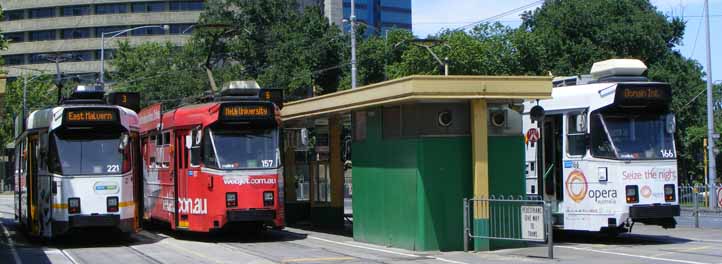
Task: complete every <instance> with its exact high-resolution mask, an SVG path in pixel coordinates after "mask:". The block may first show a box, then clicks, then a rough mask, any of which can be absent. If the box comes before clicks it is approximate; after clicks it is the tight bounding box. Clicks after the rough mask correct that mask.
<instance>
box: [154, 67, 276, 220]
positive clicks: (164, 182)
mask: <svg viewBox="0 0 722 264" xmlns="http://www.w3.org/2000/svg"><path fill="white" fill-rule="evenodd" d="M282 102H283V92H282V90H276V89H261V88H260V87H259V86H258V84H257V83H256V82H254V81H235V82H231V83H230V84H229V85H227V86H226V87H225V88H224V89H223V90H222V91H221V92H220V95H219V96H216V97H215V98H214V100H213V101H212V102H209V103H203V104H195V105H186V106H182V107H179V108H176V109H172V110H169V111H165V112H164V113H162V112H161V108H162V106H161V105H160V104H155V105H151V106H149V107H146V108H145V109H143V110H142V111H141V112H140V127H141V151H142V152H143V162H144V166H143V170H144V171H143V173H144V181H143V187H144V190H143V197H144V201H143V202H144V205H143V208H144V211H143V217H144V219H146V220H156V221H162V222H167V223H169V224H170V226H171V228H172V229H178V230H188V231H195V232H209V231H212V230H219V229H221V228H224V227H227V226H234V225H235V224H239V225H240V226H243V227H249V226H250V227H251V228H256V229H260V228H264V227H269V226H270V227H273V228H283V227H284V215H283V172H282V170H283V167H282V166H281V158H280V157H281V149H280V138H281V137H280V129H281V128H280V125H281V118H280V110H279V107H280V106H281V104H282Z"/></svg>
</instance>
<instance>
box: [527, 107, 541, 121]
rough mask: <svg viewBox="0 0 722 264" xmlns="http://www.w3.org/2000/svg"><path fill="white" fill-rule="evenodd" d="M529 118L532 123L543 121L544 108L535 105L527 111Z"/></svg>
mask: <svg viewBox="0 0 722 264" xmlns="http://www.w3.org/2000/svg"><path fill="white" fill-rule="evenodd" d="M529 117H530V118H531V120H533V121H542V119H544V107H541V106H538V105H535V106H533V107H532V108H531V110H529Z"/></svg>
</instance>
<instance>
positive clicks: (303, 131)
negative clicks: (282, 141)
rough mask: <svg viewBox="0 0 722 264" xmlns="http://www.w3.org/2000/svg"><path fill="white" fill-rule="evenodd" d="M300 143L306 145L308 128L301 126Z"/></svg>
mask: <svg viewBox="0 0 722 264" xmlns="http://www.w3.org/2000/svg"><path fill="white" fill-rule="evenodd" d="M301 145H303V146H308V129H306V128H301Z"/></svg>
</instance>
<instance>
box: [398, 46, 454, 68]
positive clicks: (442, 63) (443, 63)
mask: <svg viewBox="0 0 722 264" xmlns="http://www.w3.org/2000/svg"><path fill="white" fill-rule="evenodd" d="M405 42H407V41H406V40H402V41H399V42H397V43H396V44H394V49H395V48H397V47H398V46H399V45H401V44H403V43H405ZM416 42H420V43H416ZM428 42H432V43H434V44H432V45H428V44H425V43H428ZM436 42H439V41H438V40H426V39H419V40H412V41H411V45H414V46H417V47H421V48H425V49H426V51H428V52H429V53H431V56H433V57H434V59H435V60H436V62H437V63H439V65H440V66H441V67H443V68H444V76H449V57H448V56H447V57H444V60H443V61H442V60H441V59H439V56H436V53H434V51H433V50H431V48H432V47H434V46H436V45H437V44H436ZM442 45H443V46H444V47H447V48H448V49H451V46H449V44H446V43H443V44H442Z"/></svg>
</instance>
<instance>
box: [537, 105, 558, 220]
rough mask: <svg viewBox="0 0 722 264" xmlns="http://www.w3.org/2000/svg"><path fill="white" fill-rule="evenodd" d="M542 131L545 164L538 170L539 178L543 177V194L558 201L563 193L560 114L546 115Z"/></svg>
mask: <svg viewBox="0 0 722 264" xmlns="http://www.w3.org/2000/svg"><path fill="white" fill-rule="evenodd" d="M542 133H543V135H542V141H543V144H544V148H543V149H544V158H545V162H544V165H545V166H544V169H543V170H539V171H540V173H541V176H542V177H540V178H543V179H542V181H543V183H544V185H543V186H544V193H545V196H546V197H547V198H550V199H551V200H553V201H557V202H559V201H561V200H562V198H563V194H564V193H563V192H562V171H563V167H562V151H563V149H562V115H561V114H560V115H549V116H546V117H545V118H544V129H543V131H542ZM552 166H553V167H552ZM550 167H551V168H552V169H551V171H550V172H549V174H548V175H546V177H544V173H545V172H546V170H549V168H550ZM553 208H557V206H554V207H553Z"/></svg>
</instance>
